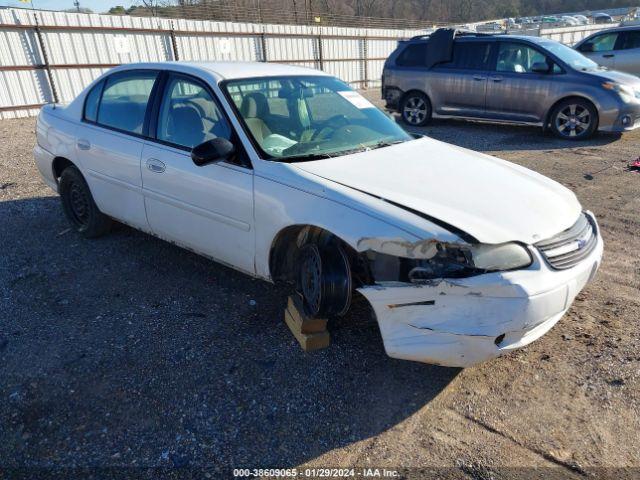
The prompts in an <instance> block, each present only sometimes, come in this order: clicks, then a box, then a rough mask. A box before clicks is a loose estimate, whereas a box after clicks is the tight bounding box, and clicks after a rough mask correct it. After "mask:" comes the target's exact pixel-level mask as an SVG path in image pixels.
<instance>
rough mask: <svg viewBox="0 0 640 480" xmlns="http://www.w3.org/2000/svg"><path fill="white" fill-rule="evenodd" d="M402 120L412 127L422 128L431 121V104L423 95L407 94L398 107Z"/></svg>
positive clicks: (417, 93) (419, 93) (416, 93)
mask: <svg viewBox="0 0 640 480" xmlns="http://www.w3.org/2000/svg"><path fill="white" fill-rule="evenodd" d="M400 114H401V115H402V120H403V121H404V122H405V123H406V124H408V125H411V126H412V127H422V126H424V125H426V124H427V123H429V121H431V102H430V101H429V99H428V98H427V96H426V95H425V94H424V93H421V92H409V93H408V94H407V95H405V97H404V98H403V100H402V103H401V105H400Z"/></svg>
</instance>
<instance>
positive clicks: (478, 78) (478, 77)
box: [473, 75, 486, 82]
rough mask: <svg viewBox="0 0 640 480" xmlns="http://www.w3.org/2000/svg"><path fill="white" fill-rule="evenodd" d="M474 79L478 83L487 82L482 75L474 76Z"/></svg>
mask: <svg viewBox="0 0 640 480" xmlns="http://www.w3.org/2000/svg"><path fill="white" fill-rule="evenodd" d="M473 79H474V80H475V81H476V82H481V81H483V80H486V78H485V77H483V76H482V75H474V76H473Z"/></svg>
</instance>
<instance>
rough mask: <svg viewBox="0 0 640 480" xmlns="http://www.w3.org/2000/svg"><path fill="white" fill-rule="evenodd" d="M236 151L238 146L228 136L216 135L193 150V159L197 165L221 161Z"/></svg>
mask: <svg viewBox="0 0 640 480" xmlns="http://www.w3.org/2000/svg"><path fill="white" fill-rule="evenodd" d="M235 152H236V147H235V146H234V145H233V143H231V142H230V141H229V140H227V139H226V138H222V137H216V138H212V139H211V140H207V141H206V142H204V143H201V144H200V145H198V146H196V147H193V150H191V159H192V160H193V163H195V164H196V165H197V166H199V167H202V166H204V165H207V164H209V163H213V162H221V161H223V160H226V159H228V158H229V157H231V156H232V155H233V154H234V153H235Z"/></svg>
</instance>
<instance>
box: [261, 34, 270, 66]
mask: <svg viewBox="0 0 640 480" xmlns="http://www.w3.org/2000/svg"><path fill="white" fill-rule="evenodd" d="M260 48H261V50H262V59H261V60H260V61H261V62H267V61H268V60H267V39H266V38H265V34H264V32H262V33H261V34H260Z"/></svg>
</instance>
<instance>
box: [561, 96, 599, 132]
mask: <svg viewBox="0 0 640 480" xmlns="http://www.w3.org/2000/svg"><path fill="white" fill-rule="evenodd" d="M550 121H551V130H552V131H553V133H554V134H555V135H556V136H557V137H559V138H563V139H566V140H585V139H587V138H589V137H591V136H592V135H593V134H594V132H595V131H596V129H597V128H598V112H597V111H596V109H595V107H594V106H593V105H592V104H591V103H590V102H587V101H586V100H581V99H579V98H575V99H568V100H565V101H563V102H560V103H559V104H558V105H557V106H556V107H555V108H554V109H553V112H552V114H551V119H550Z"/></svg>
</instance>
